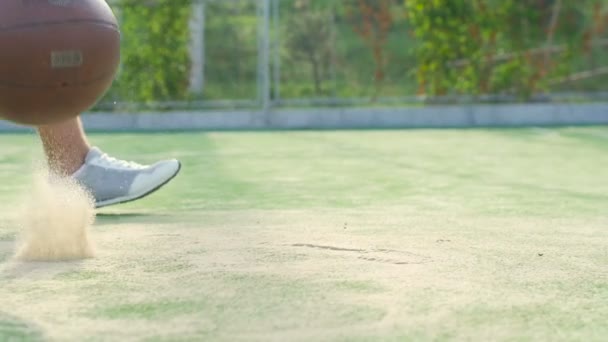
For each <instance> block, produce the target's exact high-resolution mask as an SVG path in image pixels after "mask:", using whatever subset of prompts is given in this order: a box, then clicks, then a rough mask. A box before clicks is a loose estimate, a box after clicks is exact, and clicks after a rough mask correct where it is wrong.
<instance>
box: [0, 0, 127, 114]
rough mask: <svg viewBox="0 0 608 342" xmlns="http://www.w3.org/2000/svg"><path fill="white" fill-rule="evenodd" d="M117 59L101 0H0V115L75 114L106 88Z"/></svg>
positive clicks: (115, 32) (116, 41) (114, 35)
mask: <svg viewBox="0 0 608 342" xmlns="http://www.w3.org/2000/svg"><path fill="white" fill-rule="evenodd" d="M119 62H120V31H119V27H118V23H117V20H116V17H115V16H114V14H113V13H112V10H111V9H110V7H109V6H108V4H107V3H106V2H105V1H104V0H0V117H2V118H5V119H8V120H10V121H13V122H16V123H19V124H24V125H45V124H51V123H57V122H61V121H65V120H67V119H70V118H73V117H75V116H77V115H79V114H80V113H82V112H83V111H86V110H88V109H90V108H91V107H92V106H94V105H95V103H96V102H97V101H98V100H99V98H100V97H101V96H103V95H104V94H105V92H107V90H108V89H109V88H110V86H111V85H112V82H113V80H114V77H115V75H116V72H117V70H118V66H119Z"/></svg>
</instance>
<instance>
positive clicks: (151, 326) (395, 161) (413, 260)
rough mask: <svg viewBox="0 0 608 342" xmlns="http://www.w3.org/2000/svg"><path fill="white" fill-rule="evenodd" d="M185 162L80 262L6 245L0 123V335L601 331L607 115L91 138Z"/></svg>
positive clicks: (607, 326) (22, 167) (7, 173)
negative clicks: (528, 125)
mask: <svg viewBox="0 0 608 342" xmlns="http://www.w3.org/2000/svg"><path fill="white" fill-rule="evenodd" d="M92 139H93V142H94V143H95V144H98V145H100V146H102V147H103V148H105V149H106V150H107V151H108V152H111V153H112V154H115V155H118V156H121V157H125V158H133V159H137V160H140V161H143V162H151V161H154V160H156V159H157V158H162V157H166V156H175V157H178V158H180V159H181V160H182V161H183V163H184V168H183V173H182V174H181V175H180V177H179V178H177V179H176V180H175V181H174V182H173V183H172V184H170V185H169V186H168V187H166V188H165V189H164V190H163V191H161V192H159V193H157V194H155V195H154V196H152V197H150V198H148V199H146V200H142V201H140V202H136V203H132V204H128V205H123V206H118V207H112V208H108V209H103V210H101V211H100V212H99V215H98V217H97V222H96V224H95V227H94V231H93V233H94V235H93V236H94V239H95V242H96V244H97V247H98V255H97V257H96V258H95V259H91V260H86V261H81V262H71V263H54V264H51V263H31V264H26V263H19V262H16V261H13V260H11V255H12V252H13V247H14V245H15V239H16V234H17V232H18V227H16V226H15V224H14V223H13V222H12V221H11V219H10V217H11V212H10V211H11V210H12V209H11V207H12V203H14V201H16V198H17V197H18V194H19V193H21V192H23V191H25V189H26V188H27V182H28V181H29V180H30V175H29V173H30V169H29V167H30V165H31V161H32V160H33V159H34V158H35V157H36V156H38V155H39V150H38V146H37V141H36V139H35V137H33V136H27V135H16V136H10V135H3V136H0V181H1V182H2V183H1V184H2V187H0V199H2V203H3V204H4V205H3V206H2V208H1V209H0V213H2V216H0V340H6V339H7V337H9V338H10V337H14V338H15V339H14V340H22V339H25V340H33V341H36V340H88V341H126V340H149V341H175V340H180V341H181V340H192V341H194V340H197V341H198V340H213V341H241V340H253V341H269V340H280V341H286V340H289V341H296V340H299V341H324V340H331V341H347V340H348V341H365V340H375V341H376V340H383V341H384V340H386V341H403V340H471V339H472V340H479V341H487V340H497V341H500V340H522V341H525V340H529V341H532V340H533V341H560V340H563V341H572V340H585V341H600V340H605V337H606V336H608V323H607V322H608V211H607V208H608V174H607V172H606V170H608V128H568V129H519V130H446V131H428V130H418V131H367V132H297V133H296V132H292V133H213V134H202V133H200V134H195V133H193V134H174V135H162V134H156V135H154V134H151V135H143V134H132V135H125V134H119V135H118V134H117V135H94V136H93V137H92Z"/></svg>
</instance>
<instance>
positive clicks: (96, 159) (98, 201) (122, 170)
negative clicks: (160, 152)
mask: <svg viewBox="0 0 608 342" xmlns="http://www.w3.org/2000/svg"><path fill="white" fill-rule="evenodd" d="M180 169H181V163H180V162H179V161H177V160H174V159H172V160H164V161H160V162H158V163H156V164H153V165H140V164H137V163H134V162H128V161H124V160H118V159H115V158H112V157H110V156H108V155H107V154H105V153H103V152H102V151H101V150H100V149H98V148H96V147H93V148H91V150H90V151H89V153H88V154H87V156H86V159H85V162H84V164H83V165H82V167H81V168H80V169H79V170H78V171H76V172H75V173H74V174H73V175H72V177H73V178H74V179H76V181H78V182H79V183H80V184H81V185H82V186H83V187H84V188H85V189H87V190H88V191H89V192H90V193H91V195H92V196H93V198H94V199H95V207H96V208H101V207H105V206H108V205H113V204H119V203H125V202H130V201H134V200H137V199H140V198H142V197H145V196H147V195H149V194H151V193H153V192H154V191H156V190H158V189H160V188H161V187H162V186H163V185H165V184H167V183H168V182H169V181H170V180H171V179H173V178H174V177H175V176H177V174H178V173H179V171H180Z"/></svg>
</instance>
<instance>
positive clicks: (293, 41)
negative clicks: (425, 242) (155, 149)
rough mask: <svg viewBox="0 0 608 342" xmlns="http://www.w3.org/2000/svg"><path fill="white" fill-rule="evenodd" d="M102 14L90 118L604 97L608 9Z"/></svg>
mask: <svg viewBox="0 0 608 342" xmlns="http://www.w3.org/2000/svg"><path fill="white" fill-rule="evenodd" d="M110 3H111V6H112V8H113V9H114V10H115V13H116V14H117V17H118V18H119V20H120V22H121V26H122V33H123V51H122V54H123V56H122V67H121V72H120V74H119V76H118V77H117V80H116V82H115V84H114V87H113V88H112V89H111V91H110V92H108V94H106V96H105V97H104V98H103V99H102V101H101V102H100V103H99V105H98V107H97V109H99V110H124V109H130V110H137V109H142V108H147V109H149V108H155V109H179V108H205V107H208V106H220V107H238V106H250V107H251V106H254V107H255V106H258V105H259V104H260V103H261V96H263V92H262V91H261V89H260V87H263V86H265V85H267V86H268V87H269V88H270V89H269V96H270V100H271V104H272V105H274V106H291V105H365V104H382V103H386V104H388V103H390V104H411V103H415V102H416V101H420V100H421V99H422V100H423V101H426V102H452V101H463V99H466V101H540V100H549V99H551V100H555V99H559V98H570V99H575V100H589V99H593V98H602V96H603V95H604V94H605V93H608V92H606V91H607V90H608V1H607V0H578V1H570V0H268V1H267V2H265V1H264V0H198V1H193V0H114V1H111V2H110ZM264 4H266V5H267V6H269V7H268V8H264V7H263V6H264ZM264 10H266V11H267V12H266V13H268V14H269V16H268V15H267V16H264V15H263V14H264ZM196 13H198V17H197V16H196ZM201 14H202V16H201ZM265 24H267V25H268V26H267V27H268V31H264V27H265V26H264V25H265ZM196 32H198V33H196ZM264 42H267V43H268V44H267V45H264ZM197 49H198V50H201V49H202V51H193V50H197ZM263 49H266V50H268V51H262V50H263ZM195 52H199V57H195V56H196V54H193V53H195ZM263 52H266V54H264V53H263ZM193 58H202V61H203V64H204V68H194V67H193V66H194V65H195V64H196V63H200V61H198V62H197V61H195V60H193ZM266 58H267V59H266ZM264 77H267V79H268V80H269V82H267V83H264V82H263V80H264V79H265V78H264ZM193 80H198V81H197V82H198V83H197V84H198V85H196V86H193V82H194V81H193ZM194 83H196V82H194Z"/></svg>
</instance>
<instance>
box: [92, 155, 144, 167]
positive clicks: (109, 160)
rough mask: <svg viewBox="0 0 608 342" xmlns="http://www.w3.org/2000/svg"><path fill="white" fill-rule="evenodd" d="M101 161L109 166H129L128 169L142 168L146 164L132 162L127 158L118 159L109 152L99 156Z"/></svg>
mask: <svg viewBox="0 0 608 342" xmlns="http://www.w3.org/2000/svg"><path fill="white" fill-rule="evenodd" d="M98 161H99V163H100V164H102V165H104V166H107V167H122V168H128V169H142V168H144V167H145V166H144V165H141V164H138V163H135V162H131V161H126V160H120V159H116V158H113V157H110V156H109V155H107V154H105V153H104V154H102V155H100V156H99V159H98Z"/></svg>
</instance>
